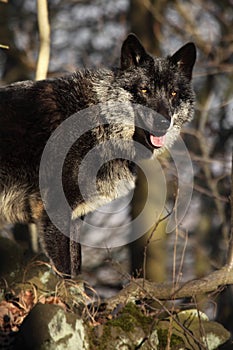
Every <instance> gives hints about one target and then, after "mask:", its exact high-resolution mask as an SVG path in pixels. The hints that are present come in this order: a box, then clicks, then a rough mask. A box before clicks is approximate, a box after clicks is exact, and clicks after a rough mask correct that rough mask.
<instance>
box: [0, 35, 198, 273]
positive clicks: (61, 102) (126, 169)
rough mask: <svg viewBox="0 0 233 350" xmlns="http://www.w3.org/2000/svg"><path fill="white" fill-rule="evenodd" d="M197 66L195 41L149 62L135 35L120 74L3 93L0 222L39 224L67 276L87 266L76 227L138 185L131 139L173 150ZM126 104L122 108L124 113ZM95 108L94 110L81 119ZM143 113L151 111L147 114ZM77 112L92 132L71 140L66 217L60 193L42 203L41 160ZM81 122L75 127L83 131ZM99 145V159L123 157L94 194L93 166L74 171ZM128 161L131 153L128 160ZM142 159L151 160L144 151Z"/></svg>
mask: <svg viewBox="0 0 233 350" xmlns="http://www.w3.org/2000/svg"><path fill="white" fill-rule="evenodd" d="M195 59H196V49H195V45H194V44H193V43H188V44H186V45H184V46H183V47H181V48H180V49H179V50H178V51H177V52H176V53H175V54H174V55H172V56H168V57H166V58H153V57H152V56H150V55H149V54H148V53H147V52H146V51H145V49H144V47H143V46H142V44H141V43H140V41H139V40H138V39H137V37H136V36H135V35H133V34H130V35H129V36H128V37H127V38H126V40H125V41H124V42H123V45H122V49H121V60H120V67H118V68H113V69H96V70H89V69H88V70H82V71H76V72H75V73H73V74H70V75H66V76H64V77H59V78H55V79H47V80H42V81H37V82H32V81H25V82H18V83H14V84H11V85H9V86H6V87H2V88H1V89H0V123H1V124H0V220H1V221H2V222H3V223H17V222H21V223H36V225H37V227H38V230H39V237H40V240H41V243H42V246H43V248H44V251H45V253H46V254H47V256H48V257H49V258H50V261H51V262H52V264H53V265H54V266H55V268H56V269H57V270H58V271H60V272H61V273H63V274H68V275H72V276H75V275H77V274H78V273H79V272H80V266H81V248H80V244H79V243H78V242H76V239H74V238H75V237H74V234H73V233H72V231H73V228H72V227H73V226H74V222H75V220H76V219H77V218H80V217H83V216H84V215H85V214H87V213H88V212H89V211H90V210H95V209H96V208H97V207H99V206H100V205H102V204H106V203H107V202H110V201H112V200H113V199H115V198H117V197H119V196H122V195H124V194H126V192H127V191H128V190H130V189H132V188H133V187H134V184H135V180H136V172H135V165H134V162H133V157H134V155H135V157H136V153H137V152H135V153H134V152H133V151H132V149H133V147H131V151H130V152H131V153H130V156H129V155H128V152H129V148H130V147H129V142H131V144H132V142H135V144H138V143H140V144H141V145H142V146H143V147H144V148H146V149H147V150H148V152H150V155H152V154H155V155H156V154H157V153H159V152H161V150H163V149H164V148H165V147H168V146H171V145H172V143H173V141H174V140H175V139H176V137H177V135H178V134H179V132H180V129H181V127H182V125H183V123H184V122H186V121H188V120H190V119H191V118H192V116H193V108H194V107H193V104H194V94H193V91H192V88H191V84H190V81H191V77H192V69H193V66H194V63H195ZM132 104H136V106H139V107H142V109H141V110H140V108H139V109H138V111H139V112H137V111H136V109H132V108H131V109H130V106H131V105H132ZM121 105H122V106H123V107H122V108H120V109H119V106H121ZM93 106H94V107H96V110H95V112H93V113H86V112H85V111H86V110H88V109H89V108H93ZM144 107H145V108H147V111H148V113H147V112H145V113H143V108H144ZM80 111H84V114H85V113H86V114H85V115H86V117H85V115H84V117H83V118H87V119H85V122H84V123H87V124H88V130H86V131H85V133H84V134H82V135H80V137H79V138H78V140H75V142H74V143H73V145H72V147H70V150H69V152H68V153H67V156H66V157H65V161H64V165H63V169H62V184H63V189H64V193H65V196H66V198H67V202H68V203H69V207H70V212H69V211H68V212H67V213H64V212H63V208H62V207H61V205H60V199H59V198H56V190H54V188H55V189H56V186H55V187H54V188H53V189H50V188H47V189H46V190H45V192H46V191H47V192H46V193H47V196H48V197H49V196H50V197H51V198H53V201H52V205H50V204H47V203H46V200H44V198H43V200H42V197H41V193H40V188H39V170H40V162H41V157H42V154H43V150H44V148H45V146H46V144H47V142H48V140H49V138H50V136H51V135H52V134H53V132H54V131H55V130H56V129H57V128H58V127H59V126H61V125H62V123H63V122H64V121H66V120H68V118H69V117H70V116H72V115H75V113H76V114H77V112H78V113H80ZM135 111H136V112H135ZM150 111H152V112H155V113H154V114H153V113H152V112H150ZM79 117H80V116H79ZM77 118H78V117H77ZM92 118H93V120H92ZM132 118H133V119H132ZM128 119H130V120H128ZM74 120H75V119H74ZM77 120H81V119H77ZM132 120H133V122H132ZM98 121H99V124H98ZM92 122H93V126H92ZM96 122H97V123H96ZM76 124H77V123H76ZM76 124H75V123H74V125H75V126H74V129H75V130H77V129H78V128H79V124H77V125H76ZM80 127H81V124H80ZM75 130H73V131H75ZM71 134H72V131H71ZM66 137H67V138H69V137H70V134H67V135H63V138H64V140H65V138H66ZM115 139H116V143H115V144H114V142H112V146H111V147H106V148H104V144H105V142H106V141H109V140H111V141H113V140H115ZM98 145H103V148H102V150H101V152H100V153H101V154H104V153H105V152H106V154H109V152H110V153H111V152H112V153H111V154H117V152H118V151H119V152H120V155H119V156H116V157H115V159H112V156H109V158H108V161H106V162H105V163H103V164H102V165H101V167H100V169H99V171H98V172H97V174H96V179H95V186H94V187H95V191H94V192H93V193H94V194H93V193H92V190H90V187H92V186H91V185H90V182H91V181H90V179H89V171H90V172H91V171H92V168H93V164H92V162H91V161H90V162H89V163H88V166H87V167H86V168H85V169H86V170H85V171H83V173H81V175H80V174H78V173H79V169H80V166H81V163H82V160H83V159H84V158H85V156H86V155H88V152H89V151H91V150H92V149H93V147H96V146H98ZM110 149H111V151H110ZM60 151H61V150H59V149H56V150H54V154H53V155H52V157H53V158H51V159H54V162H55V163H56V159H57V157H58V156H59V152H60ZM114 152H115V153H114ZM122 154H125V159H124V157H123V156H122ZM138 154H139V156H140V157H145V158H146V157H148V154H147V153H145V154H144V155H143V152H139V153H138ZM102 160H103V158H102ZM46 166H47V170H48V173H49V171H50V167H51V169H52V168H53V167H54V165H53V164H52V163H50V162H48V164H47V165H46ZM45 168H46V167H45ZM45 176H46V174H45ZM78 176H79V179H80V181H81V183H82V184H83V186H84V187H85V188H86V194H85V196H83V195H82V192H81V190H80V181H78ZM55 177H56V174H55V173H53V171H52V170H51V174H50V179H51V181H53V180H54V184H56V179H55ZM42 179H43V174H42ZM92 182H93V181H92ZM51 183H53V182H51ZM122 183H123V184H125V185H123V186H122ZM52 187H53V186H52ZM50 203H51V201H50ZM51 207H53V208H52V209H51ZM46 209H47V211H46ZM48 209H50V210H53V212H55V213H56V211H57V213H58V214H57V220H58V221H60V222H62V225H63V227H64V226H65V229H66V234H63V233H62V232H60V230H59V229H58V227H59V225H56V224H54V223H53V222H52V221H53V220H51V218H50V216H49V215H48V214H47V212H49V211H48ZM64 211H65V210H64ZM76 229H77V228H75V230H76ZM75 232H76V231H75ZM67 233H68V234H67Z"/></svg>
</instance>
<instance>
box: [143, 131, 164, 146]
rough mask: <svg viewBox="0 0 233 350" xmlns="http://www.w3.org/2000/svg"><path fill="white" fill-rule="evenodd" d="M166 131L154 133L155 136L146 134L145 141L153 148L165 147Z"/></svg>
mask: <svg viewBox="0 0 233 350" xmlns="http://www.w3.org/2000/svg"><path fill="white" fill-rule="evenodd" d="M166 132H167V130H164V131H160V132H156V133H155V134H151V133H147V141H148V142H149V144H150V145H151V146H152V147H153V148H160V147H163V146H164V145H165V142H166Z"/></svg>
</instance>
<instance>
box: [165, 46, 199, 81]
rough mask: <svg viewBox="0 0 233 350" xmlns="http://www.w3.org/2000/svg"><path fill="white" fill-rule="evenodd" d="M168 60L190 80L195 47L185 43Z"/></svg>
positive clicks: (194, 59)
mask: <svg viewBox="0 0 233 350" xmlns="http://www.w3.org/2000/svg"><path fill="white" fill-rule="evenodd" d="M170 60H171V61H172V62H173V63H174V64H176V65H178V67H179V69H180V70H181V71H182V72H183V73H184V74H185V75H186V77H187V78H188V79H189V80H191V79H192V70H193V66H194V63H195V61H196V47H195V45H194V44H193V43H187V44H186V45H184V46H182V47H181V48H180V49H179V50H178V51H176V52H175V53H174V55H173V56H171V57H170Z"/></svg>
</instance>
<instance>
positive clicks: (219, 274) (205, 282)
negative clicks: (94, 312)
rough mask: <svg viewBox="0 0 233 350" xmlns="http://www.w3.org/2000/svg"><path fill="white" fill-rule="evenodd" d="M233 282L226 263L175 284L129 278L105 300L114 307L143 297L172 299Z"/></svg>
mask: <svg viewBox="0 0 233 350" xmlns="http://www.w3.org/2000/svg"><path fill="white" fill-rule="evenodd" d="M227 284H233V273H232V269H231V268H229V266H228V265H226V266H224V267H223V268H221V269H220V270H217V271H214V272H212V273H211V274H209V275H208V276H206V277H203V278H201V279H198V280H191V281H188V282H186V283H183V284H179V285H176V286H175V289H174V283H154V282H149V281H147V280H144V279H135V280H131V282H130V284H128V285H127V286H126V287H125V288H124V289H123V290H121V291H120V292H119V294H117V295H116V296H113V297H112V298H109V299H107V300H105V302H106V304H107V308H108V309H111V310H112V309H114V308H115V307H116V306H117V305H118V304H120V303H122V304H126V303H127V302H129V301H135V300H139V299H143V298H151V299H159V300H174V299H180V298H185V297H194V296H197V295H203V294H204V293H211V292H216V291H217V290H218V288H220V287H224V286H226V285H227Z"/></svg>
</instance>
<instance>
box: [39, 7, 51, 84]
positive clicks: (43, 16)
mask: <svg viewBox="0 0 233 350" xmlns="http://www.w3.org/2000/svg"><path fill="white" fill-rule="evenodd" d="M37 10H38V26H39V34H40V51H39V57H38V62H37V68H36V80H41V79H45V78H46V76H47V71H48V66H49V56H50V26H49V17H48V6H47V0H37Z"/></svg>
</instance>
